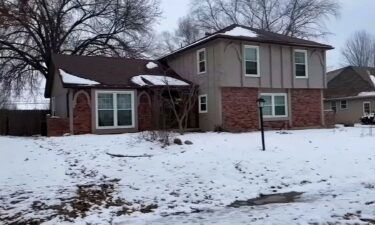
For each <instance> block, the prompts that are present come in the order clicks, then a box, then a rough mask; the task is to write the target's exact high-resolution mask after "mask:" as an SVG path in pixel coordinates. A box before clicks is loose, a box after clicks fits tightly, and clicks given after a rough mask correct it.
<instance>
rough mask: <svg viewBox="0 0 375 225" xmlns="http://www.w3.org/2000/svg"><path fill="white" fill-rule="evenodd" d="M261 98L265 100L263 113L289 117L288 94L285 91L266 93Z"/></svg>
mask: <svg viewBox="0 0 375 225" xmlns="http://www.w3.org/2000/svg"><path fill="white" fill-rule="evenodd" d="M261 98H263V99H264V100H265V104H264V108H263V115H264V117H287V116H288V104H287V95H286V94H284V93H280V94H279V93H269V94H268V93H267V94H266V93H264V94H261Z"/></svg>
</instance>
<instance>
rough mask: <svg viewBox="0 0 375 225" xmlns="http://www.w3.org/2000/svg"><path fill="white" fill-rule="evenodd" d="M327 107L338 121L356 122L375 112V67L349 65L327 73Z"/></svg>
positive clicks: (325, 95)
mask: <svg viewBox="0 0 375 225" xmlns="http://www.w3.org/2000/svg"><path fill="white" fill-rule="evenodd" d="M327 81H328V88H327V89H326V91H325V93H324V98H325V103H324V104H325V106H324V107H325V109H326V110H332V111H333V112H334V120H335V122H336V123H342V124H354V123H358V122H359V121H360V118H361V117H362V116H363V115H366V114H370V113H372V112H374V109H375V108H374V107H375V68H370V67H355V66H348V67H344V68H341V69H338V70H335V71H331V72H329V73H328V74H327Z"/></svg>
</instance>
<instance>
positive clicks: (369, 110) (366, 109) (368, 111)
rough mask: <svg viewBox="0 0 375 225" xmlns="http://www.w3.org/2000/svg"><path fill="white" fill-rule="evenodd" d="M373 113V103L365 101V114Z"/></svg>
mask: <svg viewBox="0 0 375 225" xmlns="http://www.w3.org/2000/svg"><path fill="white" fill-rule="evenodd" d="M370 113H371V103H370V102H364V103H363V114H364V115H368V114H370Z"/></svg>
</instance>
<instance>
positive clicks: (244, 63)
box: [243, 45, 260, 77]
mask: <svg viewBox="0 0 375 225" xmlns="http://www.w3.org/2000/svg"><path fill="white" fill-rule="evenodd" d="M248 48H250V49H256V51H257V74H247V73H246V62H247V61H249V60H246V49H248ZM249 62H254V61H249ZM243 70H244V72H243V73H244V75H245V77H260V54H259V46H258V45H244V50H243Z"/></svg>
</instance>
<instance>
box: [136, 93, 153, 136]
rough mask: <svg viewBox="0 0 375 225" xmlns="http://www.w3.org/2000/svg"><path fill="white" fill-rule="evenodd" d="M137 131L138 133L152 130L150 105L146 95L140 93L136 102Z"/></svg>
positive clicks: (148, 97)
mask: <svg viewBox="0 0 375 225" xmlns="http://www.w3.org/2000/svg"><path fill="white" fill-rule="evenodd" d="M138 129H139V131H145V130H151V129H152V105H151V98H150V96H149V95H148V94H147V93H141V95H140V96H139V101H138Z"/></svg>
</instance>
